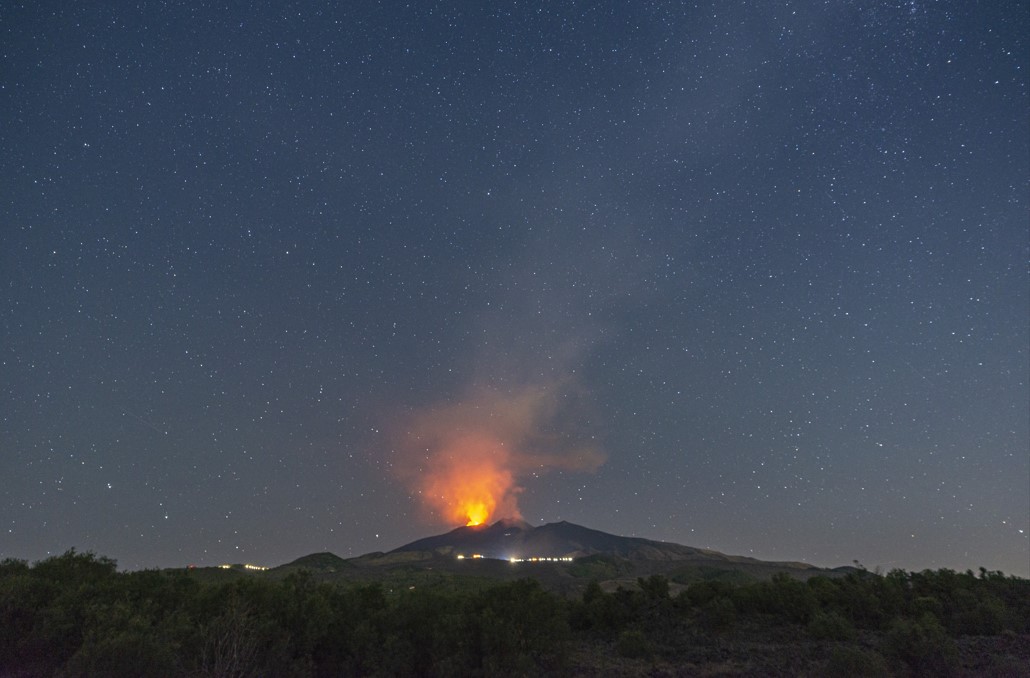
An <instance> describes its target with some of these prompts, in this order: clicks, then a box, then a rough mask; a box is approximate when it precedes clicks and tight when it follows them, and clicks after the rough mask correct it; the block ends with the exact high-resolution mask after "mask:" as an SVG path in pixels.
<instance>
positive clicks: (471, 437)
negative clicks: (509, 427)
mask: <svg viewBox="0 0 1030 678" xmlns="http://www.w3.org/2000/svg"><path fill="white" fill-rule="evenodd" d="M506 466H507V455H506V454H505V451H504V445H503V443H500V442H499V441H498V440H496V439H494V438H492V437H490V436H489V435H484V434H478V435H477V434H468V435H465V436H463V437H461V438H458V439H456V440H453V441H451V442H450V445H448V446H447V448H446V449H445V450H441V451H440V452H439V453H438V454H437V455H435V457H434V459H433V463H432V465H431V470H430V471H429V473H427V474H426V475H425V476H424V477H423V487H422V496H423V498H424V499H425V500H426V502H427V503H428V504H429V505H430V506H431V507H432V508H433V509H435V510H436V511H437V512H438V513H439V514H440V515H441V517H442V518H444V520H446V521H447V522H448V523H451V524H454V523H458V524H461V525H482V524H483V523H486V522H487V521H489V520H490V518H491V517H493V516H496V515H498V513H500V516H499V517H505V518H508V517H518V516H519V512H518V506H517V504H516V502H515V493H516V492H517V491H518V488H516V487H515V479H514V477H513V475H512V473H511V471H510V470H508V469H507V468H506Z"/></svg>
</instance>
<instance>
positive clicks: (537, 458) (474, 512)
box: [395, 381, 604, 525]
mask: <svg viewBox="0 0 1030 678" xmlns="http://www.w3.org/2000/svg"><path fill="white" fill-rule="evenodd" d="M585 419H586V413H585V408H584V407H583V405H582V399H581V398H580V397H579V394H578V393H577V391H576V389H574V388H572V387H571V385H570V383H569V382H567V381H565V382H553V383H549V384H545V385H538V386H535V387H528V388H523V389H521V390H519V391H518V392H515V393H499V392H497V391H492V390H486V389H475V390H474V391H473V392H471V393H470V394H469V395H468V397H466V398H464V399H462V400H461V401H460V402H456V403H452V404H448V405H446V406H442V407H436V408H431V409H428V410H424V411H421V412H419V413H417V414H415V415H414V416H412V417H411V419H410V420H409V422H408V426H407V428H406V431H405V435H404V436H403V438H402V440H400V441H399V443H398V446H397V450H396V451H397V452H398V453H399V458H398V460H397V464H396V465H395V468H396V469H397V470H398V472H399V474H400V476H401V477H402V478H403V479H404V480H405V482H407V483H408V485H409V487H410V488H411V490H412V491H413V492H415V493H416V494H417V496H418V497H419V499H420V501H421V502H422V504H423V505H424V507H425V508H426V509H427V510H428V511H429V513H430V517H432V518H434V519H435V520H438V521H441V522H445V523H448V524H455V523H461V524H467V525H478V524H480V523H484V522H486V521H488V520H489V519H491V518H520V517H521V512H520V511H519V505H518V496H519V493H520V492H521V491H522V487H521V485H520V479H521V478H523V477H525V476H526V475H528V474H531V473H532V474H537V475H539V474H542V473H546V472H548V471H553V470H565V471H586V472H591V471H595V470H596V469H597V468H598V467H599V466H600V465H601V464H602V463H604V455H603V454H602V452H601V451H600V449H599V448H598V447H597V446H596V445H595V444H593V442H592V441H591V440H590V437H589V436H587V435H584V434H583V429H584V427H585V424H586V421H585Z"/></svg>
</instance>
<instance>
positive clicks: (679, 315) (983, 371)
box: [0, 0, 1030, 576]
mask: <svg viewBox="0 0 1030 678" xmlns="http://www.w3.org/2000/svg"><path fill="white" fill-rule="evenodd" d="M224 4H228V5H229V6H228V7H223V6H217V7H216V6H214V5H215V3H197V2H157V1H154V2H151V1H149V0H147V1H144V2H138V3H137V2H131V3H130V2H112V3H70V2H65V1H63V0H62V1H46V0H44V1H42V2H24V3H14V2H6V3H3V4H2V5H0V54H2V61H0V123H2V124H0V238H2V247H0V282H2V291H0V558H2V557H16V558H21V559H28V560H37V559H40V558H44V557H46V556H48V555H52V554H59V553H62V552H64V551H65V550H66V549H68V548H70V547H76V548H78V549H79V550H92V551H94V552H96V553H98V554H102V555H106V556H109V557H112V558H114V559H116V560H117V561H118V562H119V565H120V566H121V567H124V568H128V569H135V568H140V567H155V566H179V565H185V564H187V563H197V564H217V563H222V562H251V563H257V564H263V565H277V564H281V563H284V562H288V561H290V560H293V559H295V558H297V557H300V556H302V555H305V554H308V553H311V552H316V551H332V552H334V553H336V554H339V555H341V556H344V557H348V556H356V555H360V554H363V553H366V552H369V551H376V550H389V549H392V548H396V547H398V546H400V545H402V544H404V543H406V542H408V541H411V540H413V539H416V538H419V537H423V536H427V535H430V534H436V533H440V532H443V531H446V530H447V529H450V528H451V527H454V526H455V525H456V524H457V523H455V522H454V521H453V520H450V519H448V518H447V517H446V516H445V515H443V514H442V513H441V512H440V510H439V508H434V505H433V503H432V498H431V497H427V496H426V494H427V489H426V487H427V486H426V483H427V482H428V481H427V478H430V477H436V476H434V475H433V474H434V473H436V472H437V471H438V467H437V466H434V464H436V463H437V462H436V461H434V459H435V458H436V456H438V455H440V454H442V452H441V449H442V448H440V447H439V446H440V445H443V444H444V443H443V442H441V441H445V440H446V439H447V438H448V436H452V435H456V433H455V432H456V431H457V432H461V431H465V432H468V431H472V432H473V433H474V434H475V435H473V436H472V437H471V438H465V439H463V440H465V443H468V444H465V443H462V445H464V447H462V446H461V445H459V447H460V448H461V450H462V452H461V454H467V455H469V458H468V459H467V460H463V459H462V458H459V457H453V455H452V456H451V457H448V459H449V460H450V463H451V464H452V466H454V468H451V471H454V470H455V468H456V469H458V471H460V470H461V469H462V468H464V463H465V461H467V463H468V464H470V465H473V464H475V463H478V457H477V455H480V454H482V455H485V456H486V457H490V455H493V454H495V453H497V452H498V450H501V449H502V448H503V450H504V456H503V458H501V459H500V460H499V461H498V462H497V463H499V464H500V465H501V466H503V467H504V468H503V469H502V470H505V471H506V472H508V473H509V474H510V477H509V480H510V485H511V487H510V488H508V490H507V492H508V494H507V495H506V499H505V501H504V502H503V503H502V504H503V505H502V506H501V507H500V508H501V509H503V510H504V511H505V512H508V513H516V512H520V513H521V515H522V516H523V517H524V518H525V519H526V520H528V521H530V522H531V523H534V524H540V523H543V522H553V521H557V520H568V521H571V522H574V523H579V524H583V525H586V526H588V527H592V528H595V529H600V530H604V531H607V532H613V533H616V534H623V535H633V536H643V537H648V538H653V539H662V540H668V541H675V542H678V543H682V544H687V545H691V546H699V547H709V548H714V549H717V550H720V551H723V552H727V553H734V554H743V555H751V556H754V557H758V558H763V559H770V560H803V561H807V562H811V563H813V564H817V565H826V566H837V565H844V564H851V563H852V561H853V560H858V561H860V562H861V563H863V564H864V565H865V566H867V567H869V568H873V567H876V566H881V567H884V568H892V567H901V568H905V569H911V570H921V569H924V568H940V567H949V568H955V569H960V570H964V569H966V568H973V569H975V568H977V567H979V566H984V567H987V568H989V569H1001V570H1003V571H1005V572H1008V573H1012V574H1019V575H1022V576H1027V575H1030V534H1028V533H1030V433H1028V429H1030V422H1028V420H1030V387H1028V381H1030V362H1028V361H1030V358H1028V345H1030V285H1028V277H1027V261H1028V254H1030V248H1028V224H1030V211H1028V206H1030V123H1028V120H1030V115H1028V111H1030V105H1028V104H1030V101H1028V89H1027V84H1028V78H1027V75H1028V68H1030V49H1028V47H1030V44H1028V43H1030V38H1028V36H1030V17H1028V12H1027V9H1026V4H1025V3H1024V2H987V1H986V0H984V1H980V2H964V1H959V0H947V1H940V2H932V1H925V0H909V1H907V2H893V1H892V2H882V1H872V0H871V1H868V2H857V1H848V0H834V1H827V2H823V1H821V0H820V1H815V0H796V1H795V2H782V3H781V2H777V3H773V2H728V3H727V2H723V1H718V2H696V3H689V2H684V3H679V2H658V1H654V2H644V1H640V2H637V1H633V2H603V1H602V2H544V1H536V2H532V1H531V2H513V1H512V2H482V3H440V2H429V1H427V2H420V1H418V2H410V3H401V2H385V1H384V2H340V3H314V2H311V3H308V2H300V3H293V2H290V3H281V2H266V3H258V6H256V7H255V6H250V4H249V3H241V4H236V3H224ZM476 436H480V437H479V438H476ZM474 439H475V440H484V441H488V442H486V443H484V444H485V445H487V446H489V445H495V446H496V447H497V449H491V450H487V449H483V450H480V451H477V450H476V449H475V445H474V444H472V443H470V442H469V441H470V440H474ZM477 444H478V443H477ZM448 454H450V453H449V452H448ZM490 458H491V459H493V457H490ZM456 459H457V461H455V460H456ZM434 469H436V470H434ZM500 517H502V516H501V515H500V510H499V511H498V512H497V513H496V514H495V515H493V518H500Z"/></svg>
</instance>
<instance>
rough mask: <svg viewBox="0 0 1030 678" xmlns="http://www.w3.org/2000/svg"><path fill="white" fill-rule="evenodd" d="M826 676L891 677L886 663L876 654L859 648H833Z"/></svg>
mask: <svg viewBox="0 0 1030 678" xmlns="http://www.w3.org/2000/svg"><path fill="white" fill-rule="evenodd" d="M826 675H827V676H848V678H881V677H883V676H889V675H891V673H890V670H889V669H888V667H887V662H886V661H884V659H883V656H882V655H880V654H879V653H878V652H874V651H872V650H865V649H862V648H860V647H850V646H843V647H835V648H833V651H832V652H831V653H830V660H829V662H828V663H827V665H826Z"/></svg>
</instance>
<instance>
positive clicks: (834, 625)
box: [808, 612, 855, 640]
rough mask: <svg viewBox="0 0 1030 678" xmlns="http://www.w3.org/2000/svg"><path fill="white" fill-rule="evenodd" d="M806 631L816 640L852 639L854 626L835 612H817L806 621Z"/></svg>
mask: <svg viewBox="0 0 1030 678" xmlns="http://www.w3.org/2000/svg"><path fill="white" fill-rule="evenodd" d="M808 633H809V635H810V636H812V638H814V639H816V640H852V639H853V638H854V637H855V627H854V626H852V625H851V622H849V621H848V620H847V619H845V618H844V617H842V616H841V615H839V614H837V613H836V612H817V613H816V614H815V616H813V617H812V621H810V622H808Z"/></svg>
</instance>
